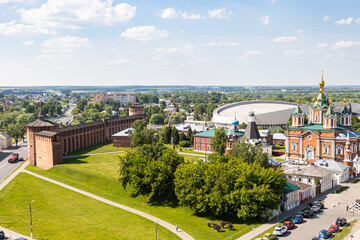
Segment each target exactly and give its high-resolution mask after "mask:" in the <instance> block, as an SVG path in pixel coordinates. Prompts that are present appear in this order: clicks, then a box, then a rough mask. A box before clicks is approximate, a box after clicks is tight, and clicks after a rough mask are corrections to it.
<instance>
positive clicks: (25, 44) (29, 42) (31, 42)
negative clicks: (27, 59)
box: [22, 41, 34, 47]
mask: <svg viewBox="0 0 360 240" xmlns="http://www.w3.org/2000/svg"><path fill="white" fill-rule="evenodd" d="M22 44H23V45H24V46H28V47H29V46H32V45H34V41H23V42H22Z"/></svg>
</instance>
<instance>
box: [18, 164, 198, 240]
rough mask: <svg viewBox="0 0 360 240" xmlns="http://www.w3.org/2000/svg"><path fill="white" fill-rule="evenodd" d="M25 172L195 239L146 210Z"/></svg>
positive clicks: (190, 239) (192, 239) (182, 236)
mask: <svg viewBox="0 0 360 240" xmlns="http://www.w3.org/2000/svg"><path fill="white" fill-rule="evenodd" d="M23 172H25V173H27V174H30V175H32V176H34V177H37V178H40V179H43V180H45V181H48V182H51V183H53V184H56V185H59V186H61V187H64V188H67V189H69V190H72V191H74V192H77V193H80V194H82V195H85V196H87V197H90V198H93V199H96V200H98V201H101V202H103V203H107V204H109V205H112V206H114V207H117V208H121V209H123V210H126V211H129V212H132V213H134V214H137V215H139V216H141V217H144V218H146V219H148V220H150V221H153V222H157V223H158V224H159V225H161V226H163V227H164V228H166V229H168V230H169V231H171V232H173V233H174V234H176V235H177V236H179V237H180V238H181V239H186V240H195V239H194V238H193V237H191V236H190V235H189V234H187V233H186V232H184V231H182V230H181V229H180V228H179V230H178V231H176V226H174V225H172V224H170V223H168V222H165V221H163V220H161V219H159V218H157V217H154V216H152V215H150V214H147V213H145V212H142V211H139V210H136V209H134V208H131V207H128V206H125V205H122V204H119V203H116V202H113V201H110V200H108V199H105V198H102V197H99V196H97V195H94V194H92V193H89V192H85V191H83V190H80V189H77V188H74V187H71V186H69V185H67V184H64V183H61V182H58V181H55V180H53V179H50V178H47V177H44V176H41V175H39V174H36V173H33V172H30V171H27V170H23Z"/></svg>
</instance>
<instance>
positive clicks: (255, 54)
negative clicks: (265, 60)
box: [238, 50, 264, 60]
mask: <svg viewBox="0 0 360 240" xmlns="http://www.w3.org/2000/svg"><path fill="white" fill-rule="evenodd" d="M263 56H264V53H263V52H262V51H258V50H252V51H247V52H245V53H244V54H243V55H242V56H240V57H238V59H240V60H241V59H260V58H262V57H263Z"/></svg>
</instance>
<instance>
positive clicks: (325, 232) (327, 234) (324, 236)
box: [319, 229, 333, 239]
mask: <svg viewBox="0 0 360 240" xmlns="http://www.w3.org/2000/svg"><path fill="white" fill-rule="evenodd" d="M332 236H333V233H332V232H330V231H328V230H326V229H324V230H321V231H320V233H319V238H321V239H330V238H332Z"/></svg>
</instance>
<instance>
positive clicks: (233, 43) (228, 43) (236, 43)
mask: <svg viewBox="0 0 360 240" xmlns="http://www.w3.org/2000/svg"><path fill="white" fill-rule="evenodd" d="M225 45H226V46H230V47H236V46H240V43H238V42H227V43H225Z"/></svg>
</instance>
